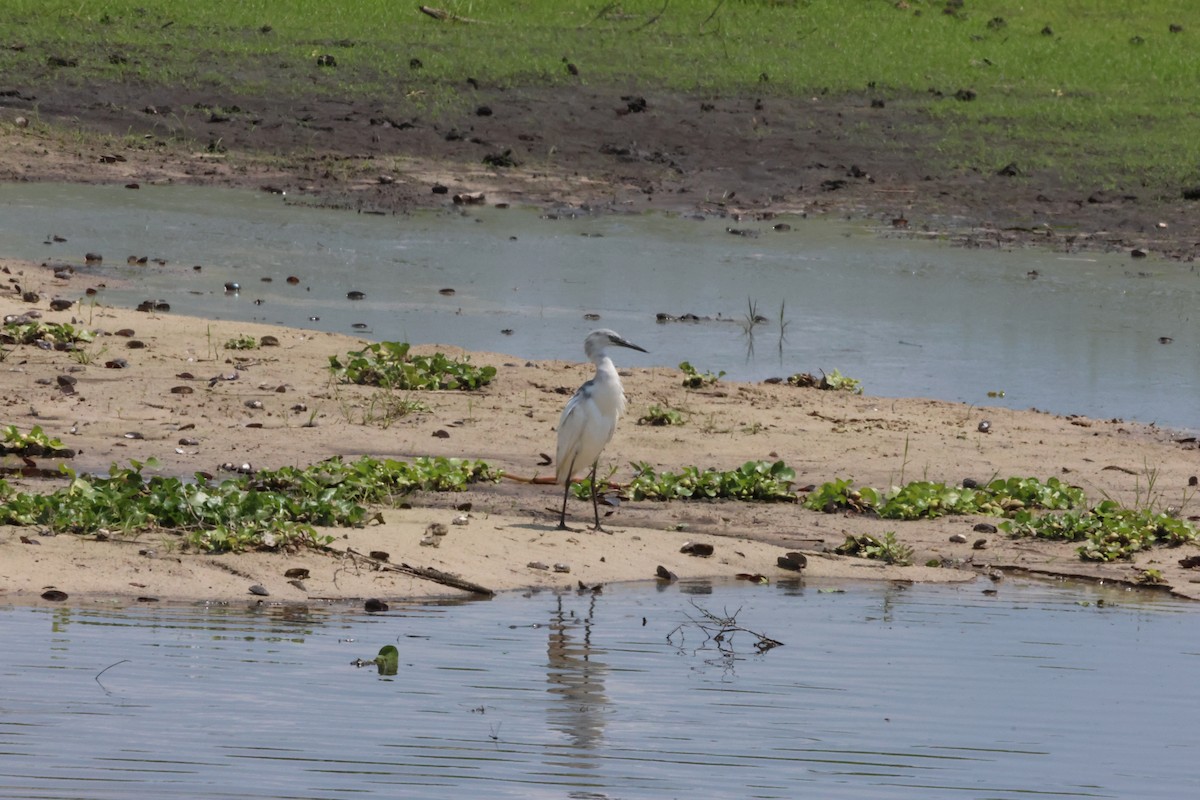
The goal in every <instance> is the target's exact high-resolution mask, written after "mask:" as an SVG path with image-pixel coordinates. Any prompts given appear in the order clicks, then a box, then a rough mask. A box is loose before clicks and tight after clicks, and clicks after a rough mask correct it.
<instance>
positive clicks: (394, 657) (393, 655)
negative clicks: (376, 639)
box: [375, 644, 400, 675]
mask: <svg viewBox="0 0 1200 800" xmlns="http://www.w3.org/2000/svg"><path fill="white" fill-rule="evenodd" d="M375 665H376V666H377V667H379V674H380V675H395V674H396V673H397V672H398V671H399V669H400V651H399V650H397V649H396V646H395V645H392V644H386V645H384V646H383V647H381V648H380V649H379V655H377V656H375Z"/></svg>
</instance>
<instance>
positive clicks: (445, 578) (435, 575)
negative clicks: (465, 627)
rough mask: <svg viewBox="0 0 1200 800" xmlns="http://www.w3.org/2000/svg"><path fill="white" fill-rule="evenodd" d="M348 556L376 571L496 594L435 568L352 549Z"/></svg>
mask: <svg viewBox="0 0 1200 800" xmlns="http://www.w3.org/2000/svg"><path fill="white" fill-rule="evenodd" d="M346 554H347V555H350V556H352V557H354V558H356V559H362V560H363V561H366V562H367V563H369V564H373V565H374V566H375V568H376V569H381V570H385V571H388V572H402V573H404V574H405V575H412V576H413V577H416V578H423V579H424V580H427V581H433V582H434V583H440V584H442V585H443V586H449V587H451V588H453V589H460V590H462V591H464V592H470V593H471V594H478V595H484V596H486V597H491V596H492V595H494V594H495V592H494V591H492V590H491V589H489V588H487V587H486V586H480V585H479V584H478V583H473V582H471V581H469V580H466V579H465V578H460V577H458V576H457V575H454V574H453V573H450V572H443V571H442V570H440V569H434V568H433V567H413V566H410V565H408V564H403V563H401V564H392V563H389V562H387V561H380V560H379V559H378V558H372V557H371V556H369V555H367V554H366V553H360V552H359V551H357V550H355V549H354V548H351V547H347V548H346Z"/></svg>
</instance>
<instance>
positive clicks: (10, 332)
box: [0, 320, 96, 350]
mask: <svg viewBox="0 0 1200 800" xmlns="http://www.w3.org/2000/svg"><path fill="white" fill-rule="evenodd" d="M95 338H96V334H95V332H93V331H89V330H86V329H85V328H77V327H75V326H74V325H72V324H70V323H69V322H42V321H41V320H26V321H12V322H6V323H4V327H3V328H0V343H3V344H33V343H35V342H47V343H49V344H50V345H52V346H54V347H55V348H56V349H64V350H65V349H69V347H70V346H73V345H76V344H79V343H84V344H86V343H89V342H92V341H94V340H95Z"/></svg>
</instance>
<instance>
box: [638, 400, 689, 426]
mask: <svg viewBox="0 0 1200 800" xmlns="http://www.w3.org/2000/svg"><path fill="white" fill-rule="evenodd" d="M683 423H684V419H683V414H682V413H680V412H679V411H676V410H675V409H673V408H663V407H662V406H658V405H653V406H650V408H649V409H648V410H647V411H646V413H645V414H643V415H642V416H640V417H638V421H637V424H638V425H654V426H660V427H661V426H665V425H682V424H683Z"/></svg>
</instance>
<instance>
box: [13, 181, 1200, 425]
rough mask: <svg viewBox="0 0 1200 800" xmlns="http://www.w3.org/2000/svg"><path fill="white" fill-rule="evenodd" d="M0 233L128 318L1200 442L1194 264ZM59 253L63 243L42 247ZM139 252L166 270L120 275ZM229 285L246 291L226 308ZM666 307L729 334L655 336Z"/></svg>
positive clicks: (45, 211) (872, 244)
mask: <svg viewBox="0 0 1200 800" xmlns="http://www.w3.org/2000/svg"><path fill="white" fill-rule="evenodd" d="M0 216H2V219H3V221H2V222H0V254H3V255H6V256H10V257H19V258H32V259H38V260H65V261H70V262H71V263H74V264H76V265H77V266H82V265H81V263H80V262H81V260H82V256H83V253H84V252H87V251H98V252H101V253H102V254H103V255H104V256H105V262H104V264H103V265H102V266H101V267H99V268H96V269H95V270H93V271H94V272H95V273H96V280H97V281H102V280H110V281H113V282H114V284H115V283H116V282H117V281H118V280H121V281H124V282H125V283H126V287H125V288H119V289H118V288H114V289H111V290H108V291H106V292H104V293H103V294H102V295H101V297H102V299H103V300H104V301H106V302H112V303H116V304H119V305H126V306H133V305H136V304H137V302H139V301H141V300H143V299H148V298H154V299H160V298H161V299H164V300H166V301H167V302H169V303H170V304H171V307H172V309H173V311H175V312H181V313H190V314H199V315H203V316H209V317H215V318H229V319H246V320H261V321H264V322H272V323H282V324H286V325H294V326H299V327H315V328H320V329H325V330H337V331H342V332H347V333H359V334H361V335H363V336H366V337H369V338H374V339H405V340H410V341H418V342H440V343H444V344H452V345H458V346H461V347H465V348H468V349H478V350H490V351H498V352H504V353H509V354H512V355H514V356H516V357H518V358H525V359H543V358H563V359H572V360H578V359H580V358H581V354H580V350H581V342H582V339H583V336H584V335H585V334H586V332H587V331H588V330H590V329H591V328H593V327H596V326H597V325H606V326H609V327H613V328H615V329H617V330H618V331H620V332H621V333H623V334H624V335H625V336H627V337H628V338H630V339H632V340H633V341H636V342H638V343H639V344H641V345H643V346H644V347H646V348H647V349H649V350H650V351H651V353H650V354H649V355H646V356H643V355H640V354H634V353H626V354H622V356H621V364H622V365H623V366H624V365H627V366H653V365H659V366H669V367H674V366H675V365H677V364H678V363H679V362H680V361H683V360H689V361H691V362H692V363H693V364H694V365H695V366H696V367H697V368H699V369H700V370H701V371H706V370H711V371H712V372H714V373H715V372H718V371H720V370H724V371H726V372H727V373H728V375H729V377H731V378H737V379H745V380H760V379H763V378H766V377H771V376H780V375H787V374H791V373H794V372H813V373H818V372H820V371H821V370H825V371H830V370H833V369H838V370H840V371H841V372H842V373H843V374H847V375H850V376H853V377H856V378H859V379H860V380H862V382H863V385H864V386H865V388H866V390H867V392H869V393H871V394H876V395H881V396H885V397H886V396H892V397H902V396H913V397H935V398H939V399H945V400H955V401H962V402H966V403H971V404H975V405H1007V406H1010V407H1014V408H1028V407H1037V408H1041V409H1043V410H1048V411H1053V412H1056V413H1063V414H1067V413H1080V414H1085V415H1089V416H1093V417H1102V418H1109V417H1121V418H1126V419H1138V420H1141V421H1145V422H1158V423H1159V424H1163V425H1167V426H1171V427H1175V428H1182V429H1195V428H1197V427H1200V422H1198V419H1200V407H1198V405H1197V401H1196V398H1197V397H1198V396H1200V336H1198V335H1197V334H1196V324H1195V321H1194V320H1193V319H1192V315H1193V312H1194V309H1195V308H1197V306H1198V304H1200V274H1198V273H1197V272H1196V271H1195V269H1194V267H1193V266H1189V265H1182V264H1173V263H1162V262H1155V261H1153V260H1151V259H1144V260H1138V261H1134V260H1131V259H1130V258H1129V257H1128V256H1124V255H1119V254H1089V255H1064V254H1060V253H1053V252H1045V251H1039V250H1032V249H1029V250H1018V251H1014V252H998V251H991V250H972V249H964V248H958V247H951V246H948V245H945V244H941V243H936V242H927V241H909V240H905V239H897V238H887V237H888V234H885V236H883V237H881V236H880V235H878V234H879V232H878V231H872V230H870V229H868V227H866V226H865V225H863V224H851V223H844V222H836V221H829V220H815V219H807V220H806V219H790V220H786V222H788V224H790V225H791V226H792V230H790V231H788V232H784V233H780V232H775V231H773V230H772V229H771V227H770V225H771V223H748V224H743V223H732V224H734V225H736V226H737V227H739V228H743V229H750V230H753V231H754V232H756V233H757V234H758V235H757V236H756V237H743V236H733V235H730V234H729V233H728V232H727V231H726V228H727V227H729V226H730V225H731V223H730V222H729V221H727V220H720V219H708V220H703V221H699V220H695V219H685V218H679V217H672V216H667V215H645V216H637V217H630V216H614V215H607V216H598V217H594V218H566V217H559V218H556V219H547V218H545V217H543V216H539V214H537V213H535V212H532V211H528V210H517V209H508V210H501V209H495V208H481V209H478V210H476V209H471V210H470V211H469V213H460V212H459V211H447V212H440V213H439V212H427V213H421V214H414V215H407V216H371V215H362V214H353V213H350V212H339V211H328V210H319V209H312V208H306V207H301V206H292V205H288V204H287V203H286V202H285V201H284V200H281V199H280V198H278V197H275V196H271V195H267V194H263V193H252V192H235V191H229V190H216V189H204V188H192V187H145V188H143V189H141V190H140V191H129V190H125V189H122V188H116V187H94V186H92V187H88V186H63V185H53V184H0ZM53 234H58V235H61V236H63V237H65V238H67V240H68V241H67V242H65V243H57V244H49V245H48V244H45V242H46V241H48V240H49V239H50V237H51V235H53ZM128 255H145V256H150V257H163V258H166V259H168V261H169V263H168V264H167V265H166V266H164V267H159V266H155V265H154V264H150V265H149V266H147V267H130V266H128V265H126V263H125V259H126V256H128ZM195 265H199V266H201V267H202V270H201V271H199V272H196V271H194V270H193V266H195ZM1034 271H1036V273H1037V275H1038V277H1037V278H1036V279H1032V278H1031V277H1029V273H1031V272H1034ZM289 275H294V276H296V277H298V278H299V279H300V284H299V285H296V286H292V285H288V284H287V283H286V280H285V279H286V278H287V277H288V276H289ZM267 278H269V279H270V282H269V283H268V282H264V279H267ZM227 281H235V282H237V283H238V284H239V285H240V287H241V290H240V291H239V292H238V293H236V294H226V293H225V291H224V285H225V283H226V282H227ZM447 288H449V289H454V290H455V293H454V294H453V295H452V296H446V295H442V294H440V293H439V291H440V290H441V289H447ZM350 290H358V291H362V292H365V294H366V299H365V300H362V301H357V302H355V301H351V300H348V299H347V297H346V293H347V292H348V291H350ZM255 301H262V302H261V305H256V303H255ZM750 302H753V303H754V304H755V305H756V309H757V311H758V313H759V314H761V315H763V316H765V317H767V318H769V321H768V322H766V323H763V324H761V325H759V326H758V327H757V328H756V330H755V334H754V336H753V337H748V336H747V335H746V334H745V333H744V332H743V328H742V326H741V325H740V324H739V321H740V320H741V319H742V318H744V317H745V316H746V314H747V311H748V308H749V303H750ZM781 306H782V310H783V318H784V320H785V322H786V328H785V330H784V338H783V341H782V342H780V336H779V333H780V331H779V324H778V318H779V315H780V310H781ZM658 312H666V313H670V314H674V315H681V314H684V313H695V314H699V315H702V316H709V317H713V318H717V317H718V316H719V317H721V320H719V321H712V322H708V323H702V324H667V325H660V324H656V323H655V315H656V313H658ZM585 313H594V314H598V315H599V322H596V321H592V320H587V319H584V318H583V315H584V314H585ZM312 317H318V318H319V319H316V320H313V319H311V318H312ZM356 324H357V325H360V326H362V327H361V328H355V327H353V326H354V325H356ZM501 331H511V333H510V334H507V335H505V334H502V333H501ZM1160 337H1168V338H1170V339H1171V340H1172V341H1171V343H1170V344H1166V345H1164V344H1161V343H1160ZM989 392H993V393H1001V392H1002V393H1003V394H1004V396H1003V397H989V396H988V393H989Z"/></svg>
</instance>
